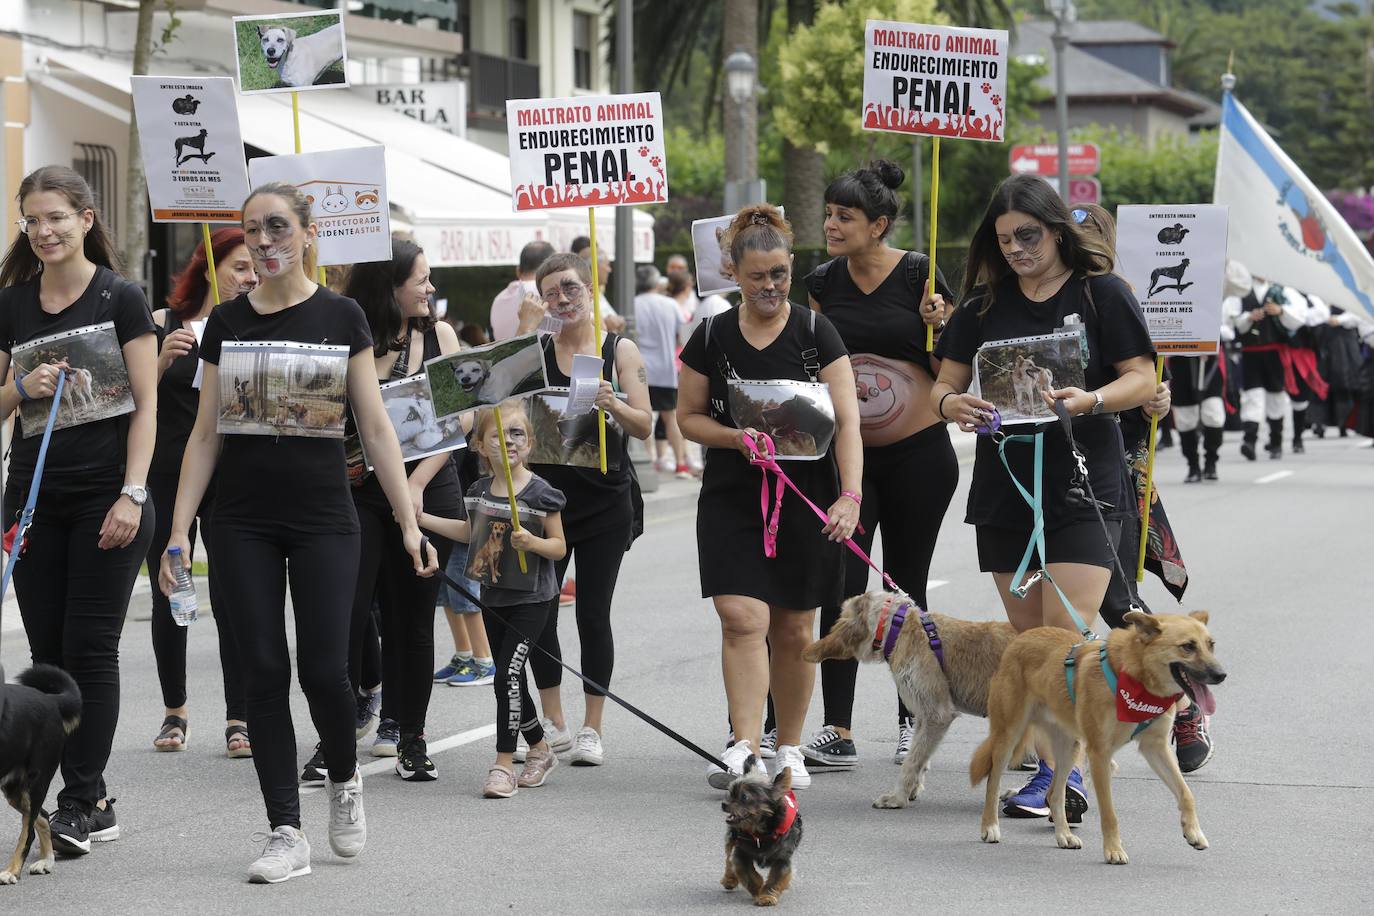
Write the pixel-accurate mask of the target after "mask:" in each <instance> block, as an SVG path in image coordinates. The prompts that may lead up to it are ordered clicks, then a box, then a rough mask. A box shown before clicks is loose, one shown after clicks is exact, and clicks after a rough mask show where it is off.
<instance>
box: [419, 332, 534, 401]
mask: <svg viewBox="0 0 1374 916" xmlns="http://www.w3.org/2000/svg"><path fill="white" fill-rule="evenodd" d="M425 375H426V376H427V377H428V378H429V391H430V397H431V400H433V402H434V415H435V416H436V417H438V418H439V419H440V420H444V419H447V418H449V417H451V416H453V415H454V414H459V413H463V412H464V411H468V410H475V409H476V408H478V407H490V406H491V405H492V404H500V403H501V402H502V401H504V400H505V399H506V398H511V397H515V396H516V395H521V394H533V393H534V392H536V391H542V390H544V389H545V388H547V387H549V379H548V375H547V373H546V372H545V370H544V349H543V347H541V346H540V345H539V335H537V334H525V335H523V336H521V337H512V338H511V339H510V340H502V341H499V342H498V343H494V344H487V345H486V346H483V347H473V348H472V349H471V350H460V351H459V352H457V353H449V354H447V355H445V356H436V357H435V358H434V359H431V360H428V361H426V362H425Z"/></svg>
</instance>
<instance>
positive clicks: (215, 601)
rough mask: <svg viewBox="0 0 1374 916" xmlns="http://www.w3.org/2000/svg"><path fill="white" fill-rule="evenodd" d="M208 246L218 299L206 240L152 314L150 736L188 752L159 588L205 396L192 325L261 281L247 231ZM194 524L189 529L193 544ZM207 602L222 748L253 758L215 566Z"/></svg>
mask: <svg viewBox="0 0 1374 916" xmlns="http://www.w3.org/2000/svg"><path fill="white" fill-rule="evenodd" d="M210 250H211V252H212V253H213V254H214V256H215V281H214V282H215V285H216V287H217V288H218V292H219V296H218V297H216V296H215V295H214V291H213V290H211V289H210V263H209V261H208V260H207V259H206V257H205V244H204V243H201V244H199V245H197V246H196V249H195V251H193V252H192V253H191V260H190V261H188V262H187V263H186V267H185V268H184V269H183V270H182V271H181V273H179V274H177V276H176V278H175V280H174V282H173V286H172V292H171V293H169V294H168V296H167V307H166V308H165V309H158V310H157V311H156V312H154V313H153V323H154V324H155V325H157V333H158V337H159V339H160V343H161V350H160V351H159V352H158V357H157V374H158V383H157V446H156V447H155V448H154V449H153V461H152V465H151V466H150V467H149V469H148V493H149V495H150V496H151V497H152V500H153V505H154V506H161V507H162V511H161V512H159V513H158V514H157V523H156V525H155V526H154V529H153V539H152V542H151V543H149V545H148V556H147V561H148V579H149V581H150V583H151V584H152V586H153V619H152V626H151V628H152V633H153V658H154V660H155V661H156V662H157V677H158V681H159V683H160V685H161V687H162V703H163V705H164V706H165V707H166V709H165V712H164V716H165V718H164V719H163V720H162V727H161V730H160V731H159V732H158V736H157V738H155V739H154V740H153V747H155V748H157V749H158V750H159V751H183V750H185V749H186V744H187V735H188V730H187V719H186V715H187V708H186V627H184V626H179V625H178V624H177V622H176V621H175V620H173V619H172V609H171V607H170V605H169V603H168V600H167V596H166V595H164V594H163V593H162V589H160V588H158V587H157V568H158V560H159V558H160V557H161V556H162V551H163V549H164V548H165V547H166V546H167V538H168V536H169V535H170V534H171V532H172V506H173V505H175V504H176V498H177V476H178V475H179V474H180V473H181V456H182V454H183V453H184V452H185V451H186V440H187V439H188V438H190V435H191V427H193V426H195V423H196V404H197V402H198V401H199V400H200V390H199V388H200V372H199V371H198V369H199V366H200V345H199V343H198V341H197V332H196V331H195V329H194V326H195V325H196V324H197V322H199V325H200V328H201V329H202V330H203V329H204V327H205V322H206V321H207V320H208V319H209V317H210V312H211V311H212V310H213V309H214V308H215V303H216V302H219V301H223V302H228V301H229V300H230V299H233V298H234V297H235V296H237V295H239V294H240V293H246V292H248V291H249V290H250V289H252V288H253V287H255V286H257V285H258V275H257V272H256V271H254V270H253V261H252V259H251V258H250V257H249V256H248V248H247V247H246V246H245V245H244V244H243V230H242V229H240V228H239V227H237V226H225V227H224V228H223V229H218V230H216V231H215V232H214V233H213V234H212V235H211V236H210ZM213 504H214V484H213V483H211V485H210V487H209V489H208V490H207V491H206V494H205V498H204V499H202V500H201V503H200V506H199V508H198V509H197V510H196V518H197V519H198V520H199V523H200V536H201V540H202V541H209V539H210V526H211V524H212V522H211V519H210V507H211V506H212V505H213ZM195 531H196V526H195V524H194V523H193V524H192V526H191V541H192V542H193V543H194V542H195V539H196V535H195ZM209 587H210V606H211V607H212V608H213V609H214V616H215V627H216V629H217V630H218V632H219V661H220V668H221V669H222V670H223V672H224V717H225V728H224V745H225V753H226V754H228V755H229V756H230V757H251V756H253V746H252V745H251V744H250V743H249V741H248V719H247V716H248V710H247V703H246V701H245V700H244V697H243V678H242V677H241V676H240V667H239V659H238V648H237V647H236V646H235V643H234V636H233V631H232V629H231V628H232V624H231V622H230V612H229V605H228V603H227V602H225V601H224V599H223V598H222V596H221V594H220V582H219V573H218V572H217V571H216V570H215V569H214V568H213V567H212V568H211V570H210V586H209Z"/></svg>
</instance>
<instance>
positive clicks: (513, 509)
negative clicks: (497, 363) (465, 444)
mask: <svg viewBox="0 0 1374 916" xmlns="http://www.w3.org/2000/svg"><path fill="white" fill-rule="evenodd" d="M492 410H493V411H495V412H496V438H498V439H500V440H501V471H502V473H504V474H505V475H506V497H507V499H509V500H510V525H511V530H513V531H519V530H520V505H519V503H517V502H516V501H515V481H514V480H512V479H511V476H510V455H509V454H507V453H506V428H505V427H504V426H503V425H501V408H500V407H496V406H493V407H492ZM515 558H516V559H517V560H519V561H520V571H521V572H529V567H528V566H526V565H525V551H523V550H517V551H516V552H515Z"/></svg>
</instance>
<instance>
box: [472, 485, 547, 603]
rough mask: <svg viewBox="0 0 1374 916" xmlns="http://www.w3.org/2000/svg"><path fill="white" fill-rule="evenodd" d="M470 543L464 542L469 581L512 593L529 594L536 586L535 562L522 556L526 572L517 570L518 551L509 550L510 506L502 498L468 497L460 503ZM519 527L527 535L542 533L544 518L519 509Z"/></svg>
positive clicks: (511, 529)
mask: <svg viewBox="0 0 1374 916" xmlns="http://www.w3.org/2000/svg"><path fill="white" fill-rule="evenodd" d="M464 506H465V507H466V508H467V513H468V521H469V522H470V523H471V524H472V539H471V540H470V541H468V563H467V567H466V569H465V570H464V572H465V574H466V575H467V577H468V578H469V579H473V580H475V581H477V582H480V583H481V584H483V585H499V586H500V587H501V588H509V589H514V590H516V591H533V590H534V588H535V587H536V586H537V585H538V584H539V580H538V576H539V563H538V558H537V557H533V556H530V555H528V554H527V555H526V559H525V564H526V568H525V570H524V571H523V572H522V571H521V570H520V557H519V551H517V550H516V549H515V548H514V547H512V546H511V543H510V536H511V533H512V531H514V527H513V526H512V525H511V517H510V503H509V502H507V501H506V500H505V498H504V497H500V496H492V497H487V498H476V497H469V498H467V499H466V500H464ZM520 527H522V528H525V529H528V530H529V532H530V533H531V534H536V535H540V536H542V535H543V533H544V514H543V513H542V512H534V511H530V510H528V509H526V508H525V507H523V506H522V507H521V508H520Z"/></svg>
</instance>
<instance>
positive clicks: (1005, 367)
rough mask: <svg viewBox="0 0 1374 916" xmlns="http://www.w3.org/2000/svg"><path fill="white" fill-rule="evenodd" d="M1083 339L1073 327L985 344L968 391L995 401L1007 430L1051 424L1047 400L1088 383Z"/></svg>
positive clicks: (976, 358) (975, 362) (974, 361)
mask: <svg viewBox="0 0 1374 916" xmlns="http://www.w3.org/2000/svg"><path fill="white" fill-rule="evenodd" d="M1081 340H1082V332H1081V331H1080V330H1078V329H1076V328H1075V329H1072V330H1067V331H1056V332H1055V333H1053V334H1042V335H1039V336H1036V337H1018V338H1015V339H1012V340H995V341H991V342H989V343H985V344H983V346H981V347H979V348H978V352H977V354H975V355H974V357H973V387H972V388H970V389H969V390H970V391H972V392H973V393H974V394H977V395H978V396H979V397H981V398H982V399H983V400H985V401H991V402H992V404H993V405H994V406H995V407H996V408H997V412H998V413H999V414H1001V416H1002V425H1003V426H1006V425H1009V424H1013V423H1048V422H1051V421H1052V420H1054V419H1055V415H1054V409H1053V408H1052V407H1050V406H1049V405H1048V404H1046V403H1045V398H1044V396H1045V395H1047V394H1049V393H1050V392H1051V391H1054V390H1055V389H1057V388H1082V387H1083V386H1084V384H1085V383H1084V381H1083V349H1082V343H1081Z"/></svg>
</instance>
